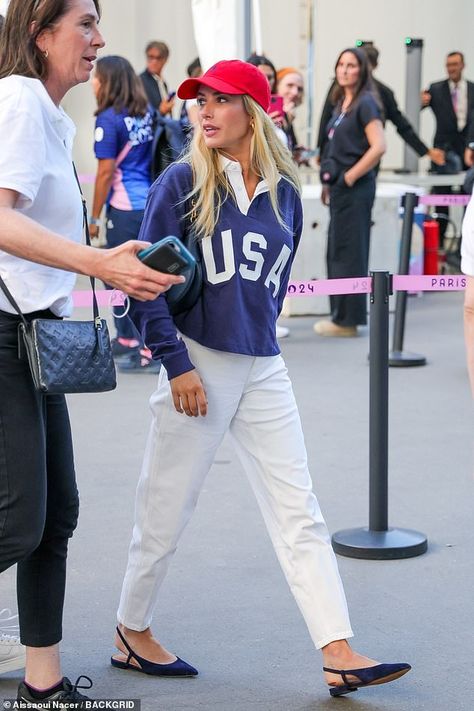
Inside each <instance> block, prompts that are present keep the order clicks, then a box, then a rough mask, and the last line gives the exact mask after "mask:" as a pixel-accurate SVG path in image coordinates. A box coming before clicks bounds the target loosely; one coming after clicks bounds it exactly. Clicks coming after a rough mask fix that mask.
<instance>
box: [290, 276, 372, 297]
mask: <svg viewBox="0 0 474 711" xmlns="http://www.w3.org/2000/svg"><path fill="white" fill-rule="evenodd" d="M371 291H372V279H371V278H370V277H355V278H351V279H321V280H319V279H318V280H313V281H290V283H289V284H288V290H287V292H286V295H287V296H329V295H334V294H370V292H371Z"/></svg>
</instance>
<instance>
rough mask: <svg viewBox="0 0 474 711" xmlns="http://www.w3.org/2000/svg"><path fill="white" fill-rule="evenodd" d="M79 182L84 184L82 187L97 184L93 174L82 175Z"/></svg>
mask: <svg viewBox="0 0 474 711" xmlns="http://www.w3.org/2000/svg"><path fill="white" fill-rule="evenodd" d="M79 182H80V183H82V185H86V184H89V185H91V184H93V183H95V175H93V174H92V173H81V174H80V175H79Z"/></svg>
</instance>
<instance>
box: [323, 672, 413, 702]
mask: <svg viewBox="0 0 474 711" xmlns="http://www.w3.org/2000/svg"><path fill="white" fill-rule="evenodd" d="M410 669H411V666H410V665H409V664H377V665H376V666H375V667H364V668H363V669H329V667H323V671H325V672H330V673H332V674H340V675H341V676H342V679H343V681H344V684H341V685H340V686H331V687H329V693H330V694H331V696H343V694H350V693H351V692H352V691H357V689H360V688H362V687H363V686H375V685H376V684H386V683H387V682H389V681H394V680H395V679H398V678H399V677H401V676H403V675H404V674H406V673H407V672H409V671H410ZM348 676H356V677H357V679H359V681H349V680H348V678H347V677H348Z"/></svg>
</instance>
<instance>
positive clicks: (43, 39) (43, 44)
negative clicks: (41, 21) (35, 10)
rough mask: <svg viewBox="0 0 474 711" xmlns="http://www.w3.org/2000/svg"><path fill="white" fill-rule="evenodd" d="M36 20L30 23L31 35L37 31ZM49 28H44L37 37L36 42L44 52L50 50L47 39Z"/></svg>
mask: <svg viewBox="0 0 474 711" xmlns="http://www.w3.org/2000/svg"><path fill="white" fill-rule="evenodd" d="M36 25H37V23H36V20H34V21H33V22H32V23H31V25H30V35H34V33H35V31H36ZM48 34H49V32H48V30H42V31H41V32H40V33H39V35H38V36H37V38H36V41H35V44H36V46H37V47H38V49H39V51H40V52H42V53H43V54H44V53H45V52H47V51H48V47H47V40H48Z"/></svg>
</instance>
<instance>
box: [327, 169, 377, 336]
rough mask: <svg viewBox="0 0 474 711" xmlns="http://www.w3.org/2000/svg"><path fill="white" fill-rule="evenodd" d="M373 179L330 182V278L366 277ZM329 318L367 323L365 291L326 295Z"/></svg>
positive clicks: (344, 322) (349, 323)
mask: <svg viewBox="0 0 474 711" xmlns="http://www.w3.org/2000/svg"><path fill="white" fill-rule="evenodd" d="M374 198H375V178H372V177H364V178H361V179H360V180H358V181H357V183H355V185H354V186H353V187H352V188H349V187H347V186H345V185H333V186H331V191H330V215H331V220H330V223H329V231H328V246H327V270H328V277H329V278H330V279H343V278H347V277H360V276H366V275H367V271H368V267H369V246H370V224H371V215H372V206H373V204H374ZM330 304H331V318H332V320H333V322H334V323H337V324H338V325H339V326H357V325H363V324H366V323H367V298H366V295H365V294H354V295H351V296H346V295H338V296H331V297H330Z"/></svg>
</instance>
